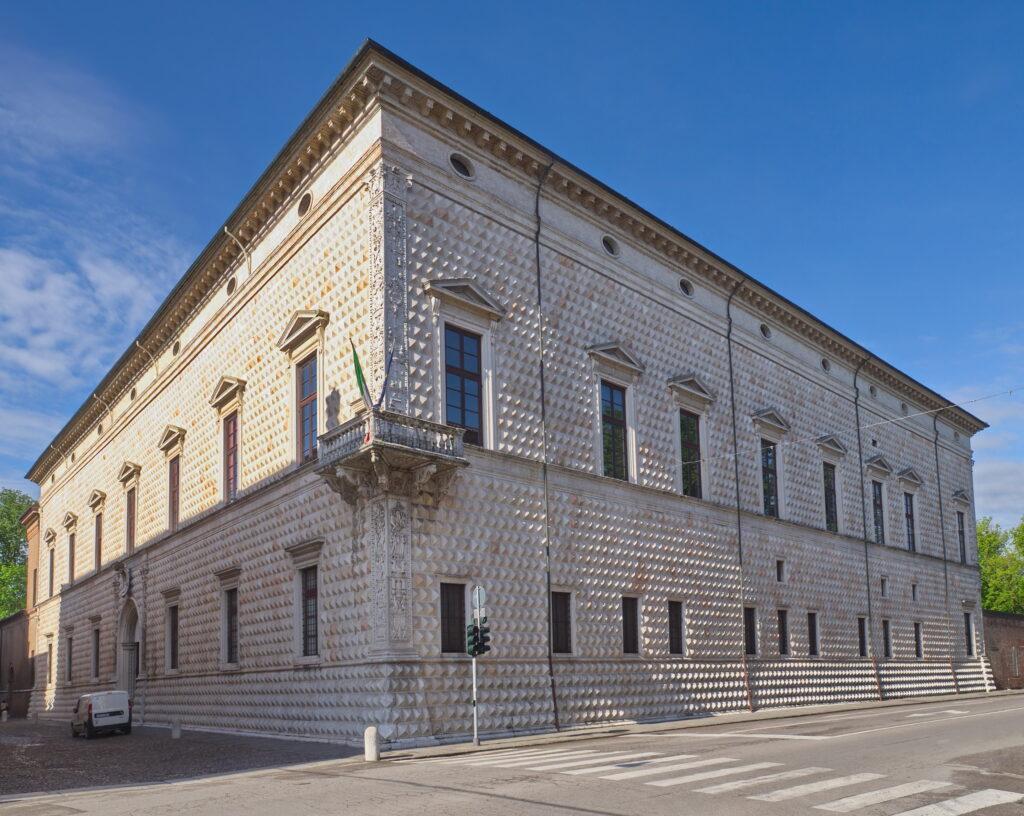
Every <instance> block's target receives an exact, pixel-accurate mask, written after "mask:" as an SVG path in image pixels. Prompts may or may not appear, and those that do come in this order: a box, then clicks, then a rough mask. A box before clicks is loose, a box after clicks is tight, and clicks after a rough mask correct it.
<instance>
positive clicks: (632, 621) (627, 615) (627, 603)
mask: <svg viewBox="0 0 1024 816" xmlns="http://www.w3.org/2000/svg"><path fill="white" fill-rule="evenodd" d="M622 651H623V654H640V601H639V599H638V598H628V597H625V596H623V598H622Z"/></svg>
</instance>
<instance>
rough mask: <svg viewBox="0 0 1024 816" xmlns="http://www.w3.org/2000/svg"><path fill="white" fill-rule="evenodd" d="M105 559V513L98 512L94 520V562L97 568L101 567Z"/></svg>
mask: <svg viewBox="0 0 1024 816" xmlns="http://www.w3.org/2000/svg"><path fill="white" fill-rule="evenodd" d="M102 561H103V514H102V513H97V514H96V518H95V519H94V520H93V534H92V564H93V567H94V568H95V569H97V570H98V569H99V568H100V564H101V563H102Z"/></svg>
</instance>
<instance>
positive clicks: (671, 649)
mask: <svg viewBox="0 0 1024 816" xmlns="http://www.w3.org/2000/svg"><path fill="white" fill-rule="evenodd" d="M668 653H669V654H674V655H682V654H686V612H685V610H684V609H683V604H682V602H681V601H669V602H668Z"/></svg>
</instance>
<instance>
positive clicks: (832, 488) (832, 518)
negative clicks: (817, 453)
mask: <svg viewBox="0 0 1024 816" xmlns="http://www.w3.org/2000/svg"><path fill="white" fill-rule="evenodd" d="M823 466H824V472H825V529H826V530H828V531H829V532H830V533H838V532H839V509H838V506H837V503H836V466H835V465H833V464H832V463H831V462H824V463H823Z"/></svg>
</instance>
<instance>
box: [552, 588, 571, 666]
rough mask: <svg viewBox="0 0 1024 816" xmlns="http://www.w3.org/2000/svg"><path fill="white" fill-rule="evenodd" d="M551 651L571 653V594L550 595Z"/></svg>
mask: <svg viewBox="0 0 1024 816" xmlns="http://www.w3.org/2000/svg"><path fill="white" fill-rule="evenodd" d="M551 651H552V652H554V653H555V654H571V653H572V594H571V593H569V592H552V593H551Z"/></svg>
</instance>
